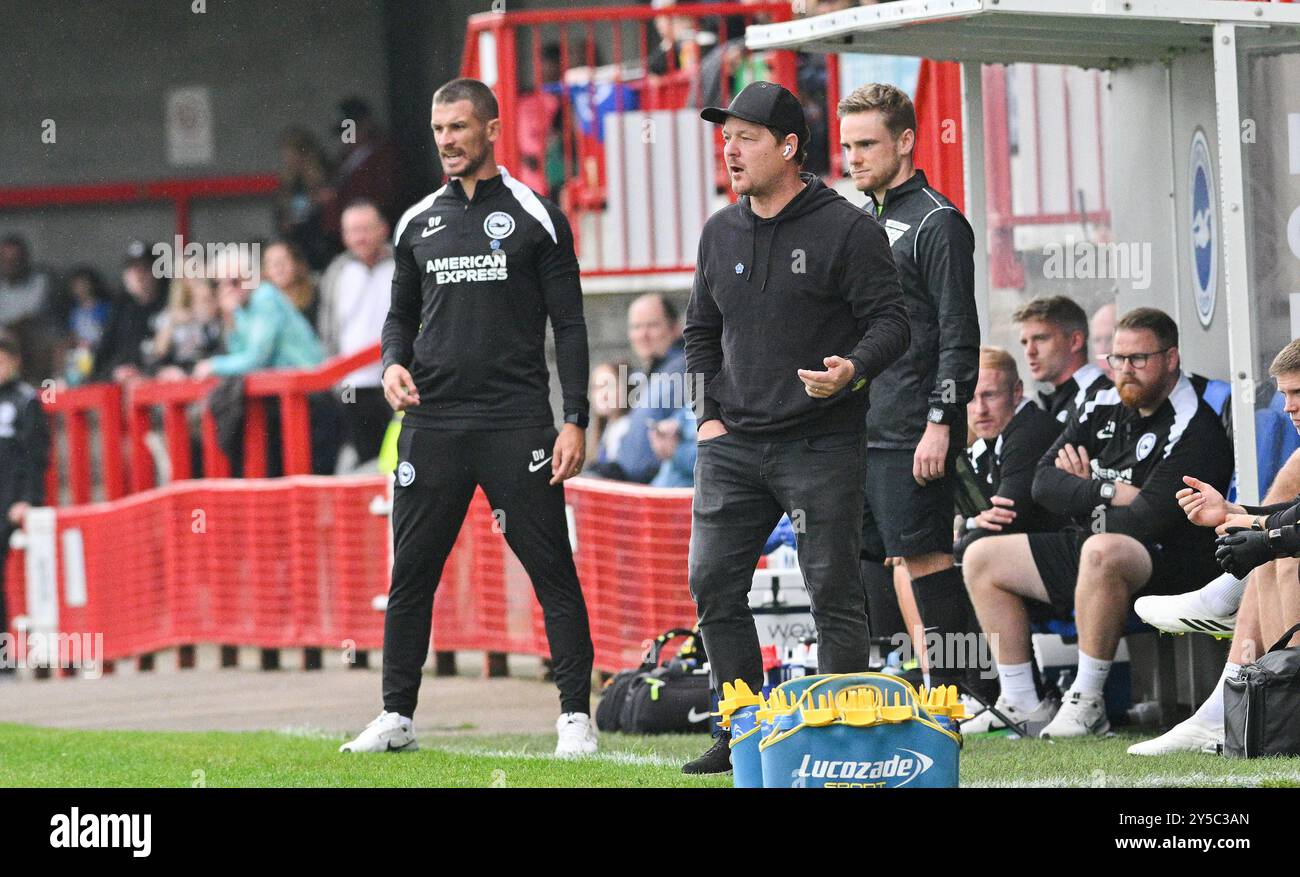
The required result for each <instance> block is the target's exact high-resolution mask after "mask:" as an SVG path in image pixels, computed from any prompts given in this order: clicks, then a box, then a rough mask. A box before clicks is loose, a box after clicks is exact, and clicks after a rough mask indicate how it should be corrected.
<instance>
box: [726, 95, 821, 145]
mask: <svg viewBox="0 0 1300 877" xmlns="http://www.w3.org/2000/svg"><path fill="white" fill-rule="evenodd" d="M728 116H735V117H736V118H737V119H744V120H745V121H746V122H753V123H754V124H756V125H766V126H767V127H769V128H775V129H776V130H778V131H780V132H781V133H782V134H798V135H799V140H800V141H801V145H802V142H803V141H806V140H807V139H808V120H807V119H805V118H804V115H803V106H802V105H801V104H800V103H799V98H797V97H795V96H794V95H793V94H791V93H790V91H789V89H787V88H785V87H784V86H781V85H777V84H776V83H775V82H766V81H764V80H759V81H758V82H751V83H750V84H749V85H747V86H745V87H744V88H743V89H742V90H741V92H740V94H738V95H736V96H735V97H733V98H732V99H731V106H729V107H727V108H726V109H723V108H722V107H708V108H707V109H704V110H701V111H700V118H701V119H703V120H704V121H706V122H713V123H714V124H717V125H721V124H723V123H725V122H726V121H727V117H728Z"/></svg>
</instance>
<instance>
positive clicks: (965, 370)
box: [866, 170, 980, 450]
mask: <svg viewBox="0 0 1300 877" xmlns="http://www.w3.org/2000/svg"><path fill="white" fill-rule="evenodd" d="M866 211H867V212H868V213H870V214H871V215H873V216H875V217H876V219H877V220H878V221H879V222H880V224H881V225H882V226H884V228H885V231H886V232H887V233H888V235H889V243H890V247H891V249H892V250H893V252H894V262H895V264H897V265H898V276H899V280H900V281H901V282H902V284H903V299H904V301H906V303H907V313H908V317H909V318H910V319H911V323H912V344H911V346H910V347H909V348H908V350H907V354H906V355H905V356H903V357H902V358H901V359H899V360H898V361H897V362H895V363H894V364H893V366H891V367H890V368H889V369H888V370H887V371H886V372H885V373H884V374H883V375H881V376H880V380H878V381H876V382H875V383H874V384H872V386H871V413H869V414H868V415H867V442H868V444H869V446H870V447H873V448H897V449H908V450H910V449H912V448H915V447H916V443H917V442H918V441H919V440H920V438H921V436H922V435H923V434H924V433H925V426H926V422H927V421H926V415H927V413H928V411H929V409H930V408H939V409H942V410H943V411H945V412H946V413H947V415H948V417H949V418H950V419H951V427H950V429H949V435H950V436H952V443H953V445H952V446H953V447H960V446H961V445H960V442H962V441H964V439H962V436H963V435H965V433H966V403H967V402H969V401H970V400H971V397H972V396H973V395H974V394H975V382H976V380H977V379H978V378H979V355H980V323H979V313H978V311H977V309H976V306H975V235H974V233H973V232H972V231H971V227H970V223H968V222H967V221H966V217H964V216H962V214H961V211H959V210H958V209H957V208H956V207H955V206H954V205H953V203H952V202H951V201H949V200H948V199H947V198H945V197H944V196H943V195H942V194H941V193H940V192H937V191H935V190H934V189H932V188H930V186H929V184H928V183H927V182H926V179H925V173H924V172H923V171H920V170H918V171H917V172H916V173H915V174H914V175H912V176H911V177H909V178H908V180H907V181H906V182H904V183H902V184H901V185H898V186H895V187H894V188H892V189H889V190H887V191H886V192H885V200H884V203H883V204H877V203H876V200H875V198H874V196H872V195H868V196H867V205H866Z"/></svg>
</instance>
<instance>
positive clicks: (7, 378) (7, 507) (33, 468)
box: [0, 333, 50, 672]
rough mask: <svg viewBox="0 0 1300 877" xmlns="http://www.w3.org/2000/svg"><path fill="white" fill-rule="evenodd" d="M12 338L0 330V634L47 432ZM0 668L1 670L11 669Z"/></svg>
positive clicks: (39, 481) (41, 474)
mask: <svg viewBox="0 0 1300 877" xmlns="http://www.w3.org/2000/svg"><path fill="white" fill-rule="evenodd" d="M21 362H22V360H21V357H20V354H19V349H18V342H17V340H16V339H15V338H14V337H13V336H12V335H10V334H8V333H0V633H4V632H5V631H7V630H8V629H9V628H8V624H9V618H8V615H7V614H6V613H7V610H6V607H5V561H6V560H7V559H8V556H9V536H10V534H11V533H13V531H14V528H16V527H20V526H22V522H23V518H24V516H25V515H26V514H27V509H29V508H31V507H32V506H38V505H41V504H42V503H44V501H45V469H46V467H47V465H48V464H49V460H50V432H49V425H48V422H47V420H46V417H45V409H44V408H42V407H41V400H40V399H39V398H38V397H37V395H36V391H35V390H34V389H33V388H32V387H31V386H30V385H29V384H26V383H23V381H22V379H21V378H19V376H18V371H19V366H20V365H21ZM13 669H14V668H12V667H8V668H6V667H4V666H0V672H6V671H12V670H13Z"/></svg>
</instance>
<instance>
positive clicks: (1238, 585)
mask: <svg viewBox="0 0 1300 877" xmlns="http://www.w3.org/2000/svg"><path fill="white" fill-rule="evenodd" d="M1245 590H1246V581H1245V579H1239V578H1237V577H1236V576H1234V575H1233V574H1232V573H1226V572H1225V573H1224V574H1223V575H1221V576H1219V577H1218V578H1217V579H1215V580H1214V581H1212V582H1210V583H1209V584H1208V585H1206V586H1205V587H1203V588H1201V590H1200V591H1198V593H1199V594H1200V595H1201V604H1202V605H1204V606H1205V608H1206V609H1208V610H1210V611H1211V612H1213V613H1214V614H1215V615H1235V614H1236V613H1237V609H1238V608H1239V607H1240V606H1241V595H1242V594H1243V593H1244V592H1245Z"/></svg>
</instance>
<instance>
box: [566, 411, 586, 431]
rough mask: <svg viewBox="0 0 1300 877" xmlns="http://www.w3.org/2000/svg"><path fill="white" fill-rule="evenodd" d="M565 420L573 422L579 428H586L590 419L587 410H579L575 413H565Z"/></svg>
mask: <svg viewBox="0 0 1300 877" xmlns="http://www.w3.org/2000/svg"><path fill="white" fill-rule="evenodd" d="M564 422H565V423H572V424H573V425H574V426H576V427H578V429H586V428H587V424H588V423H589V422H590V420H589V419H588V417H587V415H586V413H585V412H582V411H578V412H575V413H573V414H566V415H564Z"/></svg>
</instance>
